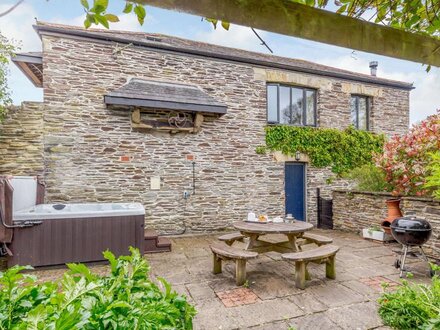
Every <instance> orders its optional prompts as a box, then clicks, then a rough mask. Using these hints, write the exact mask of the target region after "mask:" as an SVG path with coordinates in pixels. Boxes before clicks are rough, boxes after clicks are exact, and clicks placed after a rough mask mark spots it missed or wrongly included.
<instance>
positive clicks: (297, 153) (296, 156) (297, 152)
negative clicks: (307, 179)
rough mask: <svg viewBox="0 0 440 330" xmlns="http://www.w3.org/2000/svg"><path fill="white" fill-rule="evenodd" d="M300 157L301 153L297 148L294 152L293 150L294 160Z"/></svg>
mask: <svg viewBox="0 0 440 330" xmlns="http://www.w3.org/2000/svg"><path fill="white" fill-rule="evenodd" d="M300 159H301V153H300V152H299V150H297V151H296V152H295V160H296V161H299V160H300Z"/></svg>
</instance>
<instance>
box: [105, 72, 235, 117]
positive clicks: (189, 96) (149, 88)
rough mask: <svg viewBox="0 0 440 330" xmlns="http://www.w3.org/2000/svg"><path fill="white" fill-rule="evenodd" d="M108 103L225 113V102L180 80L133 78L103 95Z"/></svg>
mask: <svg viewBox="0 0 440 330" xmlns="http://www.w3.org/2000/svg"><path fill="white" fill-rule="evenodd" d="M104 102H105V103H106V104H107V105H123V106H140V107H148V108H154V109H174V110H186V111H193V112H208V113H216V114H220V115H223V114H225V113H226V110H227V107H226V105H225V104H223V103H221V102H218V101H217V100H215V99H214V98H213V97H212V96H210V95H208V94H206V93H205V92H203V91H202V90H201V89H199V88H198V87H196V86H192V85H186V84H181V83H171V82H162V81H152V80H143V79H137V78H134V79H131V80H130V81H129V82H128V83H126V84H125V85H123V86H122V87H120V88H118V89H117V90H115V91H112V92H110V93H108V94H107V95H105V96H104Z"/></svg>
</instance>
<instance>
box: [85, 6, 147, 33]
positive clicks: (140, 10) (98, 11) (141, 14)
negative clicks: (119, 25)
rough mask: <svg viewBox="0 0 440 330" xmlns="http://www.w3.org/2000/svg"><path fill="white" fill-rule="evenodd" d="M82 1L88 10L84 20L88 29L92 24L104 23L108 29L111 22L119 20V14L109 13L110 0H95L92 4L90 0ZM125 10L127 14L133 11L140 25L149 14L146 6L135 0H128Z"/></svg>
mask: <svg viewBox="0 0 440 330" xmlns="http://www.w3.org/2000/svg"><path fill="white" fill-rule="evenodd" d="M80 2H81V5H82V6H83V8H84V11H85V12H86V18H85V20H84V26H85V28H86V29H88V28H89V27H90V26H91V25H92V24H96V25H102V26H104V27H105V28H107V29H108V28H109V27H110V24H109V23H116V22H119V17H118V16H116V15H114V14H110V13H107V9H108V3H109V1H108V0H93V3H92V4H89V1H87V0H80ZM123 12H124V13H125V14H129V13H131V12H133V13H134V14H135V15H136V17H137V19H138V21H139V24H140V25H143V24H144V21H145V17H146V16H147V13H146V11H145V7H144V6H143V5H141V4H139V3H136V2H135V1H126V2H125V7H124V9H123Z"/></svg>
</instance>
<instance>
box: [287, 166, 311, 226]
mask: <svg viewBox="0 0 440 330" xmlns="http://www.w3.org/2000/svg"><path fill="white" fill-rule="evenodd" d="M289 164H296V165H302V166H303V170H304V197H303V199H304V213H303V214H304V222H308V212H307V210H308V208H307V206H308V203H307V196H308V194H307V162H298V161H288V162H284V213H286V208H287V198H286V197H287V196H286V166H287V165H289Z"/></svg>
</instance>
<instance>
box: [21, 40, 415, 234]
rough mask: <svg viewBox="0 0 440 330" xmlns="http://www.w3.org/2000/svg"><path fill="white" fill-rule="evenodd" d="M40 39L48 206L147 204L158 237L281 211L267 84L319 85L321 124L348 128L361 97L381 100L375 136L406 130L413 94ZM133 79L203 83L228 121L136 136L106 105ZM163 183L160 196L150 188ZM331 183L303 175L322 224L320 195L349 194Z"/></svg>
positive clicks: (312, 210) (315, 172) (318, 174)
mask: <svg viewBox="0 0 440 330" xmlns="http://www.w3.org/2000/svg"><path fill="white" fill-rule="evenodd" d="M42 40H43V54H44V56H43V68H44V86H43V87H44V100H45V112H44V133H43V134H42V136H41V137H40V139H41V141H42V142H43V146H44V173H45V181H46V186H47V195H46V197H47V202H96V201H103V202H104V201H113V202H118V201H126V202H131V201H136V202H141V203H143V204H144V205H145V208H146V214H147V215H146V222H147V227H154V228H156V229H158V230H159V231H160V232H162V233H178V232H182V231H183V229H184V228H185V227H187V230H188V231H191V232H206V231H213V230H222V229H224V228H226V227H228V226H229V225H230V224H231V223H232V222H233V221H238V220H242V219H243V218H244V217H245V216H246V214H247V213H248V212H249V211H254V212H256V213H267V214H269V215H270V216H276V215H282V214H284V162H278V161H276V160H274V157H273V155H257V154H256V152H255V148H256V147H257V146H258V145H262V144H264V137H265V134H264V127H265V125H266V83H267V82H280V83H286V84H293V85H301V86H309V87H313V88H316V89H317V90H318V104H317V111H318V125H319V126H321V127H335V128H345V127H347V126H348V125H349V124H350V108H349V102H350V95H351V94H352V93H357V94H359V93H362V94H364V95H369V96H371V97H372V98H373V100H375V98H376V97H377V98H378V99H377V101H373V108H372V130H373V131H376V132H384V133H386V134H395V133H403V132H405V131H406V130H407V128H408V120H409V119H408V118H409V108H408V104H406V105H405V102H407V100H408V95H409V92H407V91H402V90H396V89H392V88H387V87H381V86H378V85H372V84H360V83H352V82H348V81H340V80H337V79H333V78H328V77H323V76H314V75H308V74H301V73H295V72H287V71H282V70H271V69H264V68H261V67H254V66H252V65H247V64H243V63H234V62H224V61H220V60H213V59H209V58H202V57H195V56H190V55H180V54H177V53H167V52H157V51H153V50H151V49H146V48H141V47H134V46H129V47H124V48H123V49H122V50H121V47H119V49H120V51H119V52H114V48H115V47H116V45H115V44H110V43H103V42H100V43H95V42H92V41H90V40H85V39H78V40H73V39H68V38H62V37H59V36H43V38H42ZM133 77H137V78H141V79H151V80H161V81H168V82H181V83H186V84H193V85H197V86H199V87H200V88H202V89H203V90H204V91H205V92H207V93H208V94H210V95H212V96H213V97H215V98H216V99H217V100H219V101H221V102H223V103H226V104H227V106H228V113H227V114H226V115H225V116H223V117H220V118H218V117H206V119H205V122H204V123H203V125H202V130H201V132H200V133H198V134H187V133H179V134H174V135H171V134H168V133H159V132H155V131H142V130H137V129H133V128H132V127H131V124H130V119H129V112H128V111H124V110H119V111H115V110H109V109H107V108H106V107H105V104H104V102H103V95H104V94H106V93H107V92H110V91H113V90H115V89H117V88H119V87H120V86H122V85H123V84H125V83H126V82H127V81H128V80H129V79H130V78H133ZM385 96H386V98H387V100H386V102H385V101H384V104H381V102H382V99H381V97H385ZM393 104H398V106H399V109H398V110H399V112H398V111H396V110H397V109H396V107H395V106H394V105H393ZM188 154H192V155H194V156H195V161H196V165H195V184H196V190H195V194H194V195H191V197H190V198H189V199H187V200H185V199H184V198H183V192H184V191H185V190H188V191H192V165H191V163H190V162H188V161H186V155H188ZM25 156H26V155H23V156H20V157H25ZM287 161H294V160H287ZM157 176H159V177H160V179H161V189H160V190H151V189H150V179H151V178H152V177H157ZM333 177H334V175H333V173H331V171H330V170H329V169H316V168H312V167H310V166H308V167H307V180H308V181H307V202H308V203H307V219H308V221H310V222H312V223H315V222H316V218H317V215H316V188H318V187H319V188H321V189H322V193H323V195H324V196H327V197H329V196H330V195H331V191H332V189H336V188H337V189H342V188H347V187H349V185H348V183H347V182H345V181H334V182H333V183H331V184H328V181H329V179H331V178H333Z"/></svg>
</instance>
